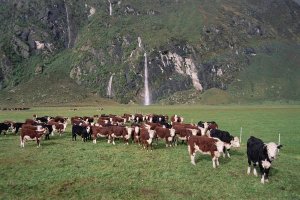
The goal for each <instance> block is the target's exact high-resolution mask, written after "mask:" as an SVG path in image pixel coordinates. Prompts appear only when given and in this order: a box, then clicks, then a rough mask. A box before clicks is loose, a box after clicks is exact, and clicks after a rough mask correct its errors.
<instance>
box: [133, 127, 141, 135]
mask: <svg viewBox="0 0 300 200" xmlns="http://www.w3.org/2000/svg"><path fill="white" fill-rule="evenodd" d="M139 131H140V127H138V126H136V127H134V132H135V133H136V134H138V133H139Z"/></svg>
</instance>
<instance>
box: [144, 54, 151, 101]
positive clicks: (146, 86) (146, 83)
mask: <svg viewBox="0 0 300 200" xmlns="http://www.w3.org/2000/svg"><path fill="white" fill-rule="evenodd" d="M144 56H145V82H144V84H145V95H144V105H150V94H149V83H148V61H147V53H146V52H145V54H144Z"/></svg>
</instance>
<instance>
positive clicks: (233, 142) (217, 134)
mask: <svg viewBox="0 0 300 200" xmlns="http://www.w3.org/2000/svg"><path fill="white" fill-rule="evenodd" d="M210 137H213V138H218V139H220V140H221V141H222V142H224V145H225V148H224V151H223V156H224V157H225V155H226V154H227V156H228V157H230V154H229V150H230V147H231V146H232V147H236V148H237V147H240V140H239V138H238V137H233V136H232V135H230V133H228V132H227V131H221V130H219V129H211V130H210Z"/></svg>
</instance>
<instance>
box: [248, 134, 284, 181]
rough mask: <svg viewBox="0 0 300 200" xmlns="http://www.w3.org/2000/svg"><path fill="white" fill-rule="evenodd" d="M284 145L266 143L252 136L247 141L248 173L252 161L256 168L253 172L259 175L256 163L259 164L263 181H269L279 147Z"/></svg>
mask: <svg viewBox="0 0 300 200" xmlns="http://www.w3.org/2000/svg"><path fill="white" fill-rule="evenodd" d="M281 147H282V145H277V144H275V143H274V142H270V143H264V142H263V141H262V140H260V139H258V138H256V137H253V136H251V137H250V138H249V139H248V141H247V156H248V165H249V166H248V170H247V174H248V175H249V174H250V172H251V162H252V163H253V166H254V169H253V174H254V175H255V176H257V172H256V169H255V167H256V165H258V166H259V168H260V172H261V175H262V176H261V183H264V182H265V181H266V182H268V176H269V171H270V168H271V162H272V161H273V160H275V159H276V156H277V153H278V149H280V148H281Z"/></svg>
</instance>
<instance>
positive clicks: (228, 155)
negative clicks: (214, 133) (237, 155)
mask: <svg viewBox="0 0 300 200" xmlns="http://www.w3.org/2000/svg"><path fill="white" fill-rule="evenodd" d="M226 150H227V157H228V158H230V154H229V150H230V149H226Z"/></svg>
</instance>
